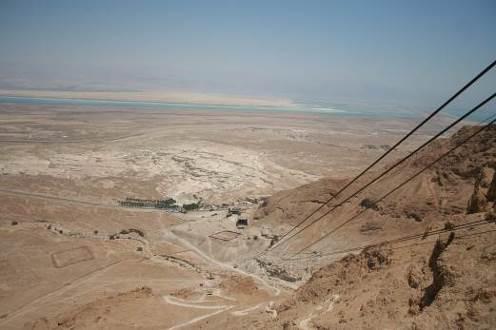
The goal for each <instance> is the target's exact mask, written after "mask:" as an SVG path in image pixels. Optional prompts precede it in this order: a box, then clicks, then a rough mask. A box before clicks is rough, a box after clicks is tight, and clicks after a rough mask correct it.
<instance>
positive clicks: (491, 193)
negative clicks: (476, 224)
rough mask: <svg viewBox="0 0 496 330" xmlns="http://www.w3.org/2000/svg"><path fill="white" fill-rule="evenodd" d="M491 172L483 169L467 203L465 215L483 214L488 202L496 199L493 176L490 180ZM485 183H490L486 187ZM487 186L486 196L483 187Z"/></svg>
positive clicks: (495, 183) (495, 182) (495, 185)
mask: <svg viewBox="0 0 496 330" xmlns="http://www.w3.org/2000/svg"><path fill="white" fill-rule="evenodd" d="M491 174H492V173H491V171H490V169H488V168H483V169H482V170H481V172H480V174H479V176H478V178H477V180H476V182H475V185H474V192H473V194H472V196H471V197H470V200H469V201H468V206H467V213H468V214H471V213H478V212H485V211H487V209H488V206H489V202H490V201H494V200H495V199H496V181H495V177H496V176H495V175H494V174H493V175H492V176H493V179H492V180H490V179H489V178H490V175H491ZM487 182H490V184H489V185H488V184H487ZM484 186H486V187H487V186H489V189H488V190H487V194H484V191H483V187H484Z"/></svg>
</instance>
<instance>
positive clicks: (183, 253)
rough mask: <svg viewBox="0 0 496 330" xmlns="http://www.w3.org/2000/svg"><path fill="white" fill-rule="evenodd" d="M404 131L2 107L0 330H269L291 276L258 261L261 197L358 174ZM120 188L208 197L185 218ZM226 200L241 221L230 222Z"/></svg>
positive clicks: (348, 120) (262, 242)
mask: <svg viewBox="0 0 496 330" xmlns="http://www.w3.org/2000/svg"><path fill="white" fill-rule="evenodd" d="M411 125H412V122H410V121H409V120H384V119H382V120H379V119H376V120H374V119H363V118H352V117H336V116H329V115H317V114H299V113H263V112H256V113H245V112H236V113H226V112H220V111H210V112H202V111H188V110H181V111H159V110H157V109H154V110H153V111H152V110H147V109H138V110H132V109H122V108H119V109H109V108H106V109H100V108H95V107H73V106H71V107H66V106H56V107H53V106H32V105H23V106H19V105H5V104H3V105H1V106H0V173H1V175H0V214H1V216H0V246H1V249H0V328H2V329H23V328H24V329H53V328H62V329H64V328H68V329H131V328H133V329H134V328H142V329H167V328H170V329H178V328H184V329H188V328H198V327H199V326H201V327H206V328H218V326H222V327H227V328H235V327H236V325H237V324H239V322H240V320H241V319H245V318H247V317H252V316H253V317H254V319H252V320H251V321H253V323H252V324H251V326H252V327H263V326H264V324H266V323H265V322H268V321H270V320H271V319H272V318H273V317H274V316H275V315H276V310H275V309H274V306H275V305H276V304H278V303H281V302H282V301H284V300H285V299H287V298H288V297H289V296H290V295H291V294H292V293H293V292H294V290H295V289H296V288H297V287H298V285H301V281H300V280H301V279H289V280H288V278H286V279H285V280H283V279H281V276H279V277H278V276H271V274H272V273H271V272H273V270H271V269H270V267H269V270H267V268H264V267H261V266H260V265H259V264H257V263H256V262H255V261H254V259H253V257H254V256H255V255H256V254H258V252H260V251H261V250H263V249H265V248H266V247H267V246H269V244H271V240H272V239H273V236H272V232H273V231H274V230H275V227H277V226H279V224H278V223H276V222H268V227H267V226H264V225H263V224H260V225H255V226H252V225H251V223H252V221H253V223H256V221H255V219H254V214H255V208H256V207H258V205H257V200H256V199H257V198H259V197H261V196H267V195H271V194H274V193H276V192H277V191H280V190H284V189H290V188H295V187H297V186H300V185H302V184H305V183H309V182H313V181H315V180H317V179H319V178H322V177H327V176H334V177H343V176H349V175H352V174H354V173H357V171H358V170H359V169H361V168H363V166H364V163H367V162H370V161H371V160H372V159H374V158H376V157H377V156H378V155H379V154H380V153H382V152H383V151H384V149H386V148H387V145H390V144H392V143H394V141H396V140H397V139H398V138H399V137H400V135H401V134H402V133H403V132H404V131H405V129H407V128H408V127H410V126H411ZM429 134H431V132H430V131H429V130H427V131H425V132H423V134H420V135H417V136H416V137H415V138H414V139H413V140H412V143H414V142H415V141H418V140H421V139H425V137H426V136H428V135H429ZM411 146H412V145H406V146H405V148H403V149H401V150H400V151H399V152H395V153H394V155H393V156H395V157H397V156H398V155H400V154H402V153H403V152H405V151H406V150H408V148H411ZM126 197H136V198H165V197H174V198H175V199H177V200H178V201H179V202H188V201H198V200H201V201H202V202H203V204H204V205H208V206H209V207H205V209H204V210H201V211H196V212H190V213H187V214H178V213H167V212H164V211H159V210H149V209H127V208H122V207H119V206H118V204H117V200H122V199H124V198H126ZM223 204H224V205H223ZM226 204H227V205H226ZM233 205H238V206H241V207H242V208H243V212H244V213H245V214H246V216H248V217H249V219H250V226H248V228H245V229H242V228H238V227H236V217H235V216H231V217H227V210H226V206H233ZM211 208H212V209H213V210H212V211H210V209H211ZM271 226H273V227H271ZM283 275H284V274H283ZM283 277H284V276H283ZM336 299H337V298H336ZM330 304H331V303H330V302H329V306H330ZM326 308H330V307H328V306H327V307H326ZM309 318H310V319H309ZM251 321H250V322H251ZM310 321H311V315H309V316H308V318H306V319H305V318H304V319H302V320H301V328H306V327H308V325H309V324H310V323H311V322H310ZM209 322H212V323H210V325H209ZM219 322H220V323H219Z"/></svg>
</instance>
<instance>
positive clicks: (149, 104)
mask: <svg viewBox="0 0 496 330" xmlns="http://www.w3.org/2000/svg"><path fill="white" fill-rule="evenodd" d="M0 104H30V105H78V106H117V107H132V108H155V109H156V108H161V109H163V110H179V109H184V110H214V111H215V110H219V111H221V110H227V111H229V110H230V111H245V112H288V113H307V114H321V115H335V116H352V117H369V118H370V117H372V118H377V117H383V116H387V117H395V118H412V117H416V115H415V114H406V113H391V112H373V111H349V110H339V109H333V108H327V107H315V106H309V105H305V104H298V105H297V106H294V107H283V106H259V105H232V104H209V103H175V102H157V101H134V100H114V99H108V100H106V99H88V98H65V97H30V96H10V95H1V96H0Z"/></svg>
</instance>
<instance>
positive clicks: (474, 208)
mask: <svg viewBox="0 0 496 330" xmlns="http://www.w3.org/2000/svg"><path fill="white" fill-rule="evenodd" d="M487 204H488V203H487V198H486V196H485V195H484V193H483V192H482V191H481V189H480V186H479V185H478V184H476V186H475V188H474V193H473V194H472V197H470V200H469V201H468V206H467V214H471V213H479V212H484V211H486V210H487Z"/></svg>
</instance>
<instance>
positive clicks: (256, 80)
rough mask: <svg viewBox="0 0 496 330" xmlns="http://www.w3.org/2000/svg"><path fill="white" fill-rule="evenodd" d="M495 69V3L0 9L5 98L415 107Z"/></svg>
mask: <svg viewBox="0 0 496 330" xmlns="http://www.w3.org/2000/svg"><path fill="white" fill-rule="evenodd" d="M495 59H496V1H494V0H487V1H478V0H468V1H455V0H451V1H433V0H431V1H365V0H364V1H287V0H286V1H269V0H265V1H243V2H242V1H200V0H198V1H102V0H97V1H89V0H84V1H19V0H14V1H9V0H1V1H0V88H6V87H7V88H18V87H30V88H48V89H50V88H61V89H131V90H133V89H145V90H147V89H149V90H170V89H172V90H183V91H193V92H206V93H221V94H236V95H247V96H250V95H251V96H277V97H289V98H292V99H294V100H297V101H307V102H309V101H329V102H331V103H348V102H351V103H357V104H358V103H367V104H372V105H381V104H398V105H401V106H404V107H412V108H415V107H417V106H418V107H419V108H421V107H423V106H428V105H432V104H437V103H439V102H440V101H442V99H443V98H445V97H447V94H449V93H451V92H453V91H454V89H455V88H457V87H458V86H460V85H461V84H463V83H464V82H465V81H467V80H468V79H469V78H471V76H473V75H474V74H475V73H476V72H478V71H479V70H481V69H482V68H483V67H484V66H486V65H487V64H489V63H490V62H492V61H493V60H495ZM495 86H496V70H495V72H494V73H492V74H491V76H490V77H488V78H487V79H485V80H484V81H483V82H481V84H480V86H479V88H478V89H477V91H476V92H473V93H472V94H471V95H470V96H468V98H467V99H473V100H475V99H476V97H477V96H481V95H483V94H484V93H486V94H487V93H489V91H494V89H495Z"/></svg>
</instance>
